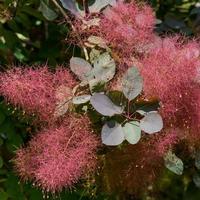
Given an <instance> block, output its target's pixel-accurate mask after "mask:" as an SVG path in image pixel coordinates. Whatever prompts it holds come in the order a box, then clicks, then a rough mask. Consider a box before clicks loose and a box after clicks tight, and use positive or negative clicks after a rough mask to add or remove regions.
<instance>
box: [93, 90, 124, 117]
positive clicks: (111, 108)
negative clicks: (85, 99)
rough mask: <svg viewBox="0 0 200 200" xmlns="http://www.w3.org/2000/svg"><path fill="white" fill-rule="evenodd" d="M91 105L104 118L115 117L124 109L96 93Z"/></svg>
mask: <svg viewBox="0 0 200 200" xmlns="http://www.w3.org/2000/svg"><path fill="white" fill-rule="evenodd" d="M90 103H91V104H92V106H93V107H94V109H95V110H96V111H97V112H99V113H100V114H102V115H104V116H110V117H111V116H113V115H116V114H121V113H122V112H123V108H122V107H119V106H117V105H115V104H114V103H113V102H112V101H111V100H110V99H109V98H108V97H107V96H106V95H104V94H100V93H95V94H94V95H93V96H92V97H91V99H90Z"/></svg>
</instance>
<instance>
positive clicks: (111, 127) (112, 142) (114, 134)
mask: <svg viewBox="0 0 200 200" xmlns="http://www.w3.org/2000/svg"><path fill="white" fill-rule="evenodd" d="M101 139H102V142H103V144H106V145H109V146H116V145H119V144H121V143H122V142H123V141H124V133H123V129H122V127H121V125H120V124H118V123H117V122H113V123H112V124H111V123H106V124H105V125H104V126H103V128H102V131H101Z"/></svg>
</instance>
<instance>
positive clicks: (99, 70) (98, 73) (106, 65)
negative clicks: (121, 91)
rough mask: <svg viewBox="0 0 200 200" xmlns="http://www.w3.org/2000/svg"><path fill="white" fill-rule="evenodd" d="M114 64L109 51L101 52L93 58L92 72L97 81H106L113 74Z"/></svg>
mask: <svg viewBox="0 0 200 200" xmlns="http://www.w3.org/2000/svg"><path fill="white" fill-rule="evenodd" d="M115 70H116V65H115V61H114V60H113V59H112V58H111V56H110V54H109V53H107V52H106V53H103V54H101V55H100V56H99V57H98V58H97V59H96V60H94V69H93V74H94V76H95V78H96V79H97V80H98V81H104V82H108V81H110V80H111V79H112V78H113V77H114V75H115Z"/></svg>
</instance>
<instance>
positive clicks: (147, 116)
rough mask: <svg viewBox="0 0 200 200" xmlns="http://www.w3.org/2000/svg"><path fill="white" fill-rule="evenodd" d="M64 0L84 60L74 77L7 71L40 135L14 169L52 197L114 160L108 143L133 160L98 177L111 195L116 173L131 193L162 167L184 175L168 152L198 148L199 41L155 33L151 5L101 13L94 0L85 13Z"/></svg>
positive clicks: (5, 88) (12, 93) (5, 79)
mask: <svg viewBox="0 0 200 200" xmlns="http://www.w3.org/2000/svg"><path fill="white" fill-rule="evenodd" d="M62 3H63V5H64V7H65V8H66V9H68V10H69V11H71V14H73V15H75V16H74V18H73V19H72V20H71V21H70V23H71V25H72V29H73V33H75V36H74V37H73V38H72V39H73V40H74V38H76V40H77V41H76V43H77V44H79V45H80V47H81V48H82V49H83V52H84V55H85V59H84V58H77V57H73V58H72V59H71V61H70V66H69V68H70V69H71V71H70V69H66V68H64V67H62V68H57V69H56V71H50V70H49V69H48V67H47V66H44V67H39V68H28V69H23V68H14V69H11V70H8V71H6V72H3V73H1V74H0V82H1V84H0V93H1V95H2V96H4V97H5V100H6V102H9V103H11V104H13V105H15V106H17V107H19V108H20V109H23V110H24V111H26V113H27V115H31V116H32V115H33V118H34V119H33V121H32V122H33V124H34V125H35V126H37V127H38V129H39V132H38V133H36V134H33V135H32V138H31V140H30V141H29V142H28V144H25V146H24V147H22V148H20V149H18V150H17V152H16V157H15V159H14V165H15V169H16V171H17V172H18V173H19V175H20V176H21V177H22V178H23V179H24V180H30V181H32V182H34V183H35V184H36V185H37V186H39V187H41V188H42V189H43V190H45V191H47V192H51V193H55V192H60V191H61V190H62V189H63V188H72V186H74V184H76V183H77V182H78V180H79V179H80V178H83V174H84V173H86V174H87V173H89V172H92V171H94V170H95V167H96V166H97V165H98V163H99V162H97V159H98V158H99V161H102V160H104V164H105V163H106V162H107V161H108V162H109V160H110V159H111V157H112V155H115V153H113V154H112V152H111V153H108V154H107V155H105V156H102V152H101V151H100V152H98V151H97V149H98V148H99V149H101V148H106V147H105V146H103V145H100V139H99V138H101V140H102V143H103V144H106V145H107V146H112V147H108V148H107V149H108V150H109V149H110V148H111V149H112V150H113V151H114V150H116V149H117V148H116V147H114V146H117V145H120V147H121V148H122V149H124V151H123V152H120V153H119V156H120V155H122V157H123V156H124V155H123V154H124V153H127V154H129V155H128V157H126V159H128V160H126V166H125V167H122V168H120V167H119V168H117V169H114V168H115V167H114V168H112V169H110V170H112V172H107V169H106V167H110V166H107V164H105V166H104V168H103V169H102V168H100V172H99V173H98V174H100V175H99V176H102V177H103V176H105V174H104V172H107V173H109V174H107V175H106V176H107V178H108V180H109V181H110V183H107V184H110V186H109V188H111V189H112V187H113V186H114V185H115V184H112V180H115V178H116V177H118V175H119V170H120V173H121V174H120V176H119V177H120V178H121V180H120V181H119V183H117V184H121V185H120V187H122V188H123V190H125V191H126V190H128V191H129V192H131V193H137V192H138V191H141V190H143V189H144V188H145V187H146V186H148V184H150V183H152V181H153V180H155V179H156V178H157V176H159V172H161V171H162V168H163V162H164V161H165V164H166V167H167V168H168V169H170V170H171V171H173V172H175V173H176V172H178V173H179V174H182V173H183V163H182V161H180V159H179V158H178V157H177V156H176V155H175V154H173V153H172V152H171V151H172V150H174V149H176V146H177V145H178V144H180V143H182V142H183V141H184V143H185V145H188V146H189V147H190V153H191V154H194V152H195V151H196V147H197V146H198V145H199V141H200V131H199V130H200V129H199V128H200V127H199V126H200V84H199V83H200V81H199V72H200V69H199V67H200V43H199V41H198V40H197V39H195V38H193V39H189V38H186V37H183V36H179V35H176V36H170V37H169V36H167V35H166V36H163V37H160V36H158V35H156V33H154V31H153V30H154V26H155V22H156V19H155V16H154V12H153V10H152V8H151V7H150V6H149V5H147V4H145V3H137V2H136V1H132V2H131V3H125V2H123V1H115V0H113V1H109V0H108V1H107V3H106V5H107V6H106V7H101V6H100V5H101V4H99V1H98V0H96V2H95V6H94V5H93V7H92V6H89V7H88V8H87V9H86V12H85V13H84V12H83V11H80V9H79V8H78V7H77V5H76V3H75V2H74V1H70V3H69V5H70V6H69V5H68V4H66V3H65V1H62ZM89 11H91V12H89ZM65 17H66V16H65ZM69 19H70V18H69ZM78 79H79V80H78ZM100 135H101V136H100ZM118 151H119V150H117V152H118ZM105 152H106V151H105ZM105 152H103V154H105ZM114 152H115V151H114ZM168 152H171V153H168ZM102 157H103V158H102ZM96 158H97V159H96ZM118 159H119V158H118ZM166 161H167V162H166ZM114 163H115V162H114ZM169 163H170V166H169ZM116 165H117V163H116ZM111 166H112V165H111ZM124 172H125V173H127V174H128V177H130V176H131V177H132V178H131V180H130V179H128V180H127V176H124V174H123V173H124ZM141 177H142V178H141ZM102 179H103V178H102ZM139 179H140V180H142V182H143V183H140V182H139V183H138V180H139ZM131 188H134V189H131Z"/></svg>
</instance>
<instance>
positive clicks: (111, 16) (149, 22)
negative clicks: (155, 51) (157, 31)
mask: <svg viewBox="0 0 200 200" xmlns="http://www.w3.org/2000/svg"><path fill="white" fill-rule="evenodd" d="M154 25H155V17H154V14H153V10H152V8H151V7H150V6H148V5H146V4H141V5H139V4H138V3H136V2H132V3H123V2H121V1H120V2H118V3H117V4H116V6H114V7H112V8H107V9H106V10H105V11H104V15H103V16H102V19H101V24H100V32H101V33H102V35H103V38H105V39H106V40H107V41H108V43H109V44H110V45H111V46H112V47H113V49H114V50H115V51H117V52H118V54H120V55H122V57H121V59H125V58H127V57H130V56H131V55H133V52H135V53H144V52H145V51H146V48H148V45H149V44H150V43H151V42H152V41H153V40H154V37H155V36H154V34H153V29H154Z"/></svg>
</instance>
